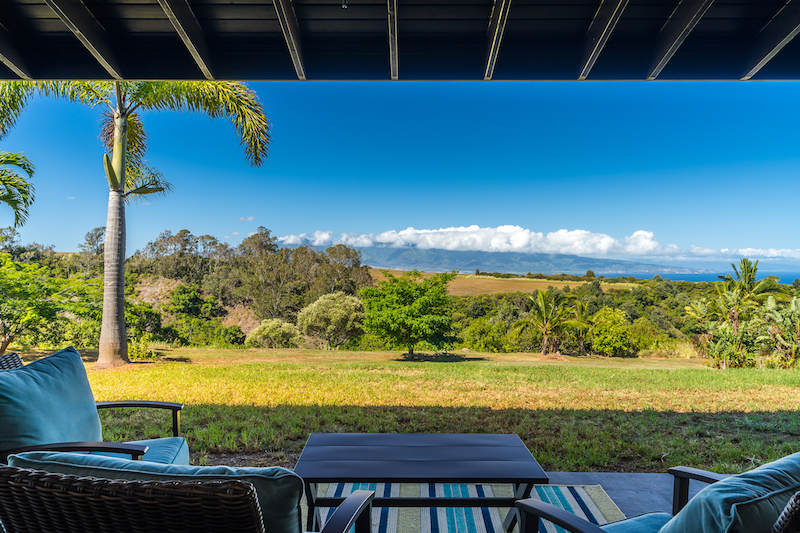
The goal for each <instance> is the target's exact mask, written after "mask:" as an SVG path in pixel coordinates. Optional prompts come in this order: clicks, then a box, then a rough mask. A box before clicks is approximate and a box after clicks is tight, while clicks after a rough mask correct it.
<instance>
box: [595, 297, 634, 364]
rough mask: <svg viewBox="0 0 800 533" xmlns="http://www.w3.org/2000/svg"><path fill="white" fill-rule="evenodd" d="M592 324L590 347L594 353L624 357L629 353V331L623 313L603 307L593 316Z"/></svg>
mask: <svg viewBox="0 0 800 533" xmlns="http://www.w3.org/2000/svg"><path fill="white" fill-rule="evenodd" d="M592 322H594V330H593V332H592V346H593V347H594V349H595V351H597V352H600V353H603V354H606V355H612V356H613V355H616V356H624V355H628V354H629V353H630V351H631V338H630V330H629V329H628V325H627V321H626V320H625V312H624V311H622V310H620V309H611V308H610V307H604V308H602V309H601V310H600V311H598V312H597V314H595V316H594V318H593V319H592Z"/></svg>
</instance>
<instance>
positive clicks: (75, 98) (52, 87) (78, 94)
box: [32, 81, 114, 107]
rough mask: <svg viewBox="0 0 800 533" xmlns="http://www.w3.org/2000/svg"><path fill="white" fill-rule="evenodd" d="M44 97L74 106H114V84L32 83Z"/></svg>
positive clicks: (99, 82) (77, 82)
mask: <svg viewBox="0 0 800 533" xmlns="http://www.w3.org/2000/svg"><path fill="white" fill-rule="evenodd" d="M32 83H33V84H34V85H35V86H36V90H37V91H38V92H39V94H41V95H43V96H52V97H55V98H63V99H64V100H67V101H69V102H72V103H74V104H82V105H86V106H89V107H95V106H97V105H99V104H106V105H108V106H111V107H113V105H114V84H113V82H110V81H37V82H32Z"/></svg>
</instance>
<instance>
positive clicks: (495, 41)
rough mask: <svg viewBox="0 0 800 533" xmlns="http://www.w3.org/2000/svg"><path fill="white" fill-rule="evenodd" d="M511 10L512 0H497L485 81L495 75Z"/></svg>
mask: <svg viewBox="0 0 800 533" xmlns="http://www.w3.org/2000/svg"><path fill="white" fill-rule="evenodd" d="M510 11H511V0H495V2H494V7H493V8H492V16H491V18H490V19H489V32H488V37H489V50H488V52H487V53H486V70H485V71H484V74H483V79H484V81H489V80H491V79H492V76H494V67H495V65H496V64H497V56H498V54H499V53H500V45H501V44H502V43H503V32H504V31H505V29H506V21H508V14H509V12H510Z"/></svg>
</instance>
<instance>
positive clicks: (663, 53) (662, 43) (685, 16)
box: [646, 0, 714, 81]
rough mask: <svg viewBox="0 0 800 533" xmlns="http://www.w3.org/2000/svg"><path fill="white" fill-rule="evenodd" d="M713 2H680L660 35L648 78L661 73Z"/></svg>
mask: <svg viewBox="0 0 800 533" xmlns="http://www.w3.org/2000/svg"><path fill="white" fill-rule="evenodd" d="M713 3H714V0H682V1H681V3H680V4H678V7H676V8H675V11H673V12H672V15H671V16H670V18H669V20H667V22H666V24H664V27H663V28H661V33H659V35H658V42H657V43H656V58H655V60H654V61H653V65H652V66H651V67H650V72H649V73H648V74H647V78H646V79H647V80H650V81H652V80H654V79H656V78H657V77H658V76H659V74H661V71H662V70H664V67H666V66H667V63H669V62H670V60H671V59H672V57H673V56H674V55H675V52H677V51H678V48H680V47H681V45H682V44H683V41H685V40H686V38H687V37H688V36H689V34H690V33H692V30H694V27H695V26H697V23H698V22H700V20H701V19H702V18H703V15H705V14H706V11H708V8H710V7H711V4H713Z"/></svg>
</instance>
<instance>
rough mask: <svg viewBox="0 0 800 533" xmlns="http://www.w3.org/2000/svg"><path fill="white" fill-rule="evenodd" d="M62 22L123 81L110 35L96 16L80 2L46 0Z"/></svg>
mask: <svg viewBox="0 0 800 533" xmlns="http://www.w3.org/2000/svg"><path fill="white" fill-rule="evenodd" d="M44 2H45V3H46V4H47V5H48V6H50V9H52V10H53V11H54V12H55V14H56V15H57V16H58V18H60V19H61V22H63V23H64V25H65V26H66V27H67V28H69V30H70V31H71V32H72V33H74V34H75V37H77V38H78V40H79V41H80V42H81V44H82V45H83V46H84V47H85V48H86V50H88V51H89V53H90V54H92V56H94V58H95V59H96V60H97V62H98V63H100V65H101V66H102V67H103V68H104V69H105V70H106V72H108V74H109V75H110V76H111V77H112V78H114V79H116V80H121V79H122V75H121V74H120V69H119V65H118V64H117V61H116V59H115V58H114V54H113V52H112V51H111V44H110V43H109V39H108V34H107V33H106V30H105V29H104V28H103V26H101V25H100V23H99V22H97V19H96V18H94V15H92V13H91V12H90V11H89V10H88V9H87V8H86V6H85V5H83V2H81V1H80V0H44Z"/></svg>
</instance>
